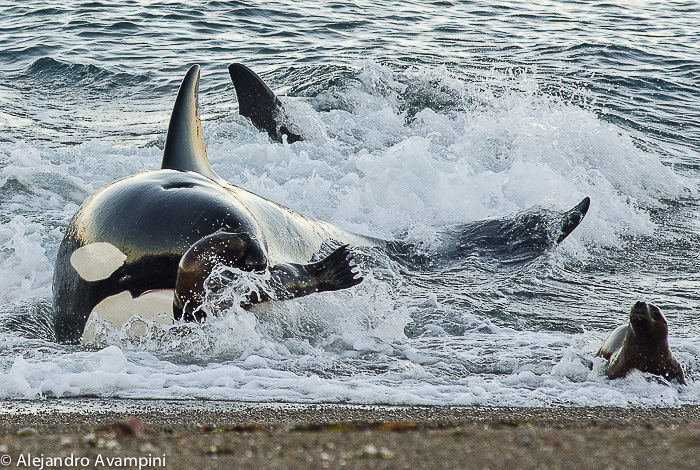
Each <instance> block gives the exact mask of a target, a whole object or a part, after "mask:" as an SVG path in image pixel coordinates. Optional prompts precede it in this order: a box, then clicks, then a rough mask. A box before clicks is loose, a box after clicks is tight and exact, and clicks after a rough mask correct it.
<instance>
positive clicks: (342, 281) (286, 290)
mask: <svg viewBox="0 0 700 470" xmlns="http://www.w3.org/2000/svg"><path fill="white" fill-rule="evenodd" d="M353 259H354V258H353V254H352V252H351V251H350V249H349V248H348V245H343V246H341V247H340V248H338V249H336V250H335V251H334V252H333V253H331V254H330V255H328V256H326V257H325V258H323V259H321V260H319V261H316V262H314V263H309V264H293V263H290V264H278V265H277V266H274V267H273V268H270V277H271V278H272V280H273V282H272V284H273V287H274V288H275V291H276V292H275V294H276V298H277V299H278V300H281V299H285V298H294V297H301V296H304V295H309V294H313V293H314V292H326V291H333V290H340V289H348V288H350V287H353V286H356V285H358V284H359V283H361V282H362V280H363V278H362V276H358V273H357V271H355V270H354V268H355V265H354V263H353Z"/></svg>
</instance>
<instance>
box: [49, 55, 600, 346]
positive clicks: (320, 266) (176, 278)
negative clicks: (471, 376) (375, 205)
mask: <svg viewBox="0 0 700 470" xmlns="http://www.w3.org/2000/svg"><path fill="white" fill-rule="evenodd" d="M229 72H230V73H231V77H232V79H233V80H234V85H235V87H236V90H237V94H238V97H239V102H240V110H239V112H240V113H241V114H243V115H244V116H247V117H249V118H250V119H251V121H252V122H253V123H254V124H255V125H257V126H258V127H260V128H262V129H264V130H266V131H267V132H268V134H270V136H271V137H273V138H275V139H281V135H282V134H287V142H290V141H291V140H299V139H301V136H298V135H296V134H292V133H290V132H289V131H288V129H287V128H286V127H284V126H283V124H284V123H280V122H279V119H280V116H281V113H280V110H279V106H280V102H279V100H277V98H276V97H275V96H274V94H273V93H272V92H271V91H270V89H269V88H268V87H267V86H266V85H265V84H264V83H263V82H262V80H260V78H259V77H258V76H257V75H255V74H254V73H253V72H252V71H250V69H248V68H247V67H244V66H240V65H238V64H233V65H232V66H231V67H230V68H229ZM199 75H200V68H199V66H197V65H194V66H192V67H191V68H190V69H189V71H188V72H187V74H186V76H185V78H184V79H183V81H182V84H181V86H180V89H179V91H178V95H177V98H176V101H175V105H174V108H173V113H172V116H171V119H170V124H169V127H168V133H167V137H166V140H165V147H164V149H163V161H162V165H161V169H159V170H153V171H146V172H143V173H138V174H135V175H131V176H127V177H125V178H122V179H120V180H117V181H114V182H112V183H110V184H107V185H106V186H104V187H102V188H100V189H98V190H97V191H96V192H95V193H93V194H92V195H91V196H89V197H88V198H87V199H86V200H85V202H83V204H82V205H81V206H80V208H79V209H78V211H77V212H76V214H75V215H74V216H73V218H72V220H71V221H70V223H69V225H68V228H67V230H66V233H65V236H64V238H63V240H62V242H61V245H60V247H59V250H58V256H57V260H56V266H55V270H54V279H53V293H54V311H55V321H54V326H55V333H56V339H57V341H58V342H61V343H78V342H80V341H81V340H83V341H86V340H89V339H90V338H91V336H92V335H93V334H94V323H95V322H90V321H89V320H90V319H91V318H99V319H101V320H107V321H109V322H110V323H112V324H113V325H114V326H115V327H117V328H119V327H121V326H123V325H124V324H126V323H127V322H129V321H131V319H132V318H133V317H134V315H135V314H138V315H140V316H141V318H144V319H149V318H150V319H153V320H155V321H159V322H163V323H169V322H172V321H173V320H180V319H182V320H186V321H187V320H202V319H203V318H204V313H203V312H202V311H201V309H200V307H201V305H202V303H203V302H204V300H205V299H204V296H205V280H207V279H208V278H209V276H210V274H211V273H212V270H213V269H214V267H216V266H218V265H224V266H225V267H227V268H235V269H238V270H240V271H248V272H258V273H260V272H262V273H269V282H270V288H268V289H267V290H263V292H266V293H263V294H261V295H258V294H251V295H250V297H249V298H246V299H244V300H245V302H246V303H248V304H252V303H256V302H261V301H265V300H268V298H274V299H287V298H293V297H299V296H302V295H308V294H311V293H314V292H321V291H330V290H337V289H345V288H349V287H352V286H355V285H357V284H359V283H360V282H361V281H362V277H360V276H359V274H358V273H357V272H356V269H355V268H354V265H353V262H352V258H353V255H352V253H351V251H350V248H349V246H354V247H362V246H374V247H379V248H381V249H385V250H386V251H387V252H388V253H391V252H392V251H400V250H399V248H400V247H405V245H404V244H402V243H400V242H394V241H385V240H380V239H376V238H372V237H367V236H363V235H358V234H355V233H352V232H349V231H346V230H343V229H341V228H338V227H335V226H333V225H331V224H329V223H326V222H323V221H319V220H315V219H311V218H309V217H306V216H304V215H301V214H299V213H297V212H295V211H293V210H291V209H288V208H286V207H283V206H280V205H278V204H275V203H273V202H271V201H268V200H266V199H264V198H262V197H260V196H257V195H255V194H252V193H250V192H248V191H245V190H243V189H241V188H238V187H236V186H234V185H232V184H230V183H228V182H227V181H225V180H224V179H223V178H221V177H220V176H219V175H218V174H217V173H216V172H215V171H214V170H213V169H212V167H211V166H210V164H209V161H208V159H207V155H206V151H205V147H204V139H203V135H202V126H201V122H200V117H199V107H198V89H199ZM588 205H589V200H588V198H585V199H584V200H583V201H582V202H581V203H579V204H578V205H577V206H576V207H574V208H573V209H571V210H570V211H568V212H565V213H563V214H557V216H556V217H557V219H558V222H556V223H557V224H558V228H557V229H556V230H555V232H556V233H554V238H552V239H551V240H550V239H549V238H548V236H546V237H544V238H541V239H539V238H537V237H535V238H537V240H538V241H537V243H536V245H537V248H538V249H542V248H546V246H551V245H553V244H556V243H559V242H561V241H562V240H563V239H564V238H565V237H566V236H567V235H568V234H569V233H571V231H573V230H574V228H576V226H578V224H579V223H580V222H581V219H582V218H583V216H584V215H585V213H586V211H587V210H588ZM538 214H539V213H538ZM538 214H534V215H533V216H527V217H525V218H524V220H525V221H526V223H525V224H524V225H523V227H524V228H523V230H524V231H523V232H519V231H518V230H514V228H513V227H514V225H513V222H512V221H490V222H487V223H486V224H485V225H483V228H485V229H488V230H487V232H488V233H489V236H488V237H487V238H488V239H489V240H492V239H493V236H492V235H494V231H499V230H503V237H504V240H503V241H504V243H506V242H507V243H510V242H511V241H512V239H513V237H516V238H517V237H519V236H521V235H522V236H524V237H525V236H531V234H532V233H534V232H533V227H540V228H541V227H542V226H543V224H542V223H540V222H541V220H540V219H541V217H540V215H538ZM547 220H550V219H549V218H548V219H547ZM516 225H517V224H516ZM477 226H478V227H481V226H480V225H477ZM517 227H519V225H518V226H517ZM517 227H516V229H517ZM536 231H537V230H536ZM539 232H542V230H539ZM542 233H544V232H542ZM547 233H549V232H547ZM465 234H466V235H467V236H471V235H472V234H471V232H469V231H466V232H465ZM473 235H475V236H476V235H478V234H477V233H476V232H475V233H474V234H473ZM477 238H478V237H477ZM496 238H498V237H496ZM550 238H551V237H550ZM526 245H527V249H528V250H529V249H531V248H532V247H531V246H530V245H528V244H526ZM456 246H458V247H459V246H465V247H467V248H465V249H470V248H468V247H469V245H465V244H464V240H461V241H460V240H458V241H457V242H456ZM329 247H330V248H332V247H335V251H332V252H331V253H330V254H328V255H327V256H325V257H324V256H320V254H321V252H322V251H324V250H325V252H326V253H328V251H330V249H329ZM450 256H451V253H450ZM312 259H314V260H315V261H313V262H312V261H311V260H312ZM235 269H232V270H231V272H235ZM223 280H224V281H226V279H225V276H224V279H223ZM229 280H231V279H229ZM270 293H271V294H270ZM90 325H93V326H90ZM91 328H92V329H91Z"/></svg>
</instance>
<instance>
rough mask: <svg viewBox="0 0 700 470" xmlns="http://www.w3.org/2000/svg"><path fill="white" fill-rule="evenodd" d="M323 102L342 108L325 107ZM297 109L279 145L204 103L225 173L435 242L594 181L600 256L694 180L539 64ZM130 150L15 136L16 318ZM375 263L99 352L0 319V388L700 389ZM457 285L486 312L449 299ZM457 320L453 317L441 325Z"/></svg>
mask: <svg viewBox="0 0 700 470" xmlns="http://www.w3.org/2000/svg"><path fill="white" fill-rule="evenodd" d="M415 90H424V92H425V93H428V92H427V91H426V90H433V91H431V92H430V93H432V94H431V95H429V96H428V95H426V96H427V98H428V100H427V101H430V99H438V98H439V99H445V100H450V99H451V100H453V103H452V104H453V106H451V107H449V108H448V109H447V110H441V109H431V108H430V107H429V106H422V107H421V106H419V107H418V108H419V109H417V110H416V112H415V113H413V111H411V112H409V111H407V109H408V108H410V105H411V104H410V103H408V104H407V100H408V97H407V94H410V93H411V92H415ZM435 90H439V91H440V93H442V94H443V95H444V96H442V95H440V96H438V95H437V94H436V93H438V91H435ZM292 101H294V100H292ZM319 103H322V104H325V105H329V104H330V106H327V107H329V108H333V110H332V111H330V112H326V111H323V112H319V111H314V108H312V106H316V105H319ZM333 105H335V106H333ZM318 107H319V108H321V107H323V106H320V105H319V106H318ZM205 111H206V110H205ZM288 112H289V113H290V115H291V118H292V119H294V118H295V113H301V114H298V115H297V116H296V118H297V119H298V122H300V123H307V124H310V125H311V127H312V128H313V130H312V131H311V134H310V138H308V139H307V140H305V141H302V142H297V143H294V144H292V145H280V144H275V143H271V142H270V141H269V139H268V138H267V136H266V135H265V134H264V133H259V132H258V131H257V130H255V129H254V128H253V127H252V126H251V125H250V123H249V122H247V120H245V119H243V118H240V117H227V118H223V119H219V120H217V121H215V122H207V120H206V119H205V120H204V122H203V126H204V133H205V137H206V139H207V150H208V155H209V157H210V160H211V161H212V164H213V166H214V168H215V169H216V171H217V172H218V173H219V174H221V176H223V177H224V178H226V179H228V180H229V181H231V182H232V183H234V184H237V185H239V186H241V187H243V188H245V189H248V190H250V191H252V192H255V193H257V194H260V195H262V196H264V197H267V198H269V199H271V200H273V201H275V202H278V203H280V204H283V205H285V206H288V207H291V208H293V209H295V210H298V211H299V212H302V213H305V214H308V215H310V216H313V217H316V218H319V219H323V220H327V221H330V222H333V223H335V224H337V225H339V226H342V227H344V228H347V229H350V230H354V231H358V232H362V233H366V234H370V235H374V236H380V237H387V238H391V237H395V236H398V235H400V234H403V233H408V234H409V237H410V238H411V239H413V240H414V241H419V242H422V243H425V244H430V243H431V242H432V239H433V237H434V235H435V232H436V230H437V228H438V227H439V226H441V225H447V224H452V223H456V222H463V221H471V220H478V219H482V218H490V217H501V216H505V215H507V214H512V213H514V212H518V211H521V210H525V209H528V208H530V207H532V206H536V205H537V206H542V207H546V208H551V209H557V210H563V209H567V208H569V207H571V206H573V205H574V204H575V203H577V202H578V201H579V200H580V199H581V198H582V197H584V196H590V197H591V199H592V205H591V210H590V212H589V214H588V215H587V216H586V219H585V222H584V223H583V224H582V225H581V227H579V228H578V229H577V230H576V231H575V232H574V233H573V234H572V236H571V237H570V238H569V239H568V240H567V242H566V243H565V244H564V245H563V246H562V247H561V249H560V251H563V252H564V253H566V255H567V256H569V257H572V258H574V259H578V258H580V259H585V258H586V256H588V255H587V253H588V250H589V249H598V248H616V249H619V248H621V247H623V246H624V242H623V241H622V237H623V236H627V235H632V236H639V235H652V234H653V231H654V228H655V227H654V224H653V222H652V220H651V217H650V215H649V212H648V208H650V207H661V206H662V202H661V201H662V200H664V199H677V198H679V197H682V196H684V195H685V194H686V193H687V192H689V191H692V190H691V189H688V188H689V187H691V186H692V184H691V183H689V182H688V181H686V180H685V179H683V178H682V177H680V176H678V175H677V174H676V173H674V172H673V171H672V170H671V169H669V168H668V167H667V166H665V165H663V164H662V163H661V162H660V161H659V159H658V157H657V156H656V155H654V154H653V153H650V152H648V151H644V150H641V149H640V148H639V147H638V146H636V145H635V144H634V142H633V140H632V138H631V137H630V136H629V135H628V134H627V133H625V132H624V131H623V130H621V129H620V128H618V127H616V126H615V125H613V124H610V123H607V122H605V121H603V120H601V119H600V118H599V117H598V116H596V115H595V113H594V112H593V111H591V110H590V109H587V108H586V107H582V106H579V105H576V104H572V103H569V102H565V101H562V100H561V99H558V98H553V97H550V96H547V95H546V94H543V93H541V92H540V91H539V90H538V87H537V80H536V79H535V78H533V77H528V76H520V75H516V76H505V77H497V78H496V79H494V78H493V77H485V78H483V79H480V80H479V79H478V80H476V81H475V82H465V81H462V80H459V79H457V78H455V77H453V76H450V75H449V74H447V73H446V72H445V71H444V70H443V69H438V70H431V71H419V70H408V71H404V72H394V71H392V70H390V69H389V68H387V67H384V66H380V65H377V64H373V63H368V64H365V66H364V69H363V70H362V71H361V72H360V74H359V75H358V77H357V80H355V81H350V82H348V83H347V84H346V86H345V87H344V88H343V89H339V90H329V91H328V92H327V93H324V94H321V95H319V96H317V97H315V98H313V99H310V100H309V102H302V103H296V105H294V104H292V105H290V106H288ZM205 117H206V114H205ZM123 146H124V143H123V142H110V141H109V140H105V141H99V142H98V141H89V142H86V143H84V144H81V145H77V146H72V147H60V148H55V147H46V148H43V147H41V145H40V144H36V145H35V146H30V145H25V144H18V143H2V144H0V157H1V158H2V161H3V163H2V166H0V188H2V191H3V192H2V193H1V197H2V206H1V208H0V275H1V276H2V279H3V283H2V285H1V286H0V300H2V301H3V302H4V303H5V304H8V305H10V307H11V308H10V309H6V310H4V312H6V313H7V312H10V313H7V314H8V315H9V314H11V313H12V306H15V307H14V308H15V309H19V306H20V305H21V304H22V303H23V302H28V301H30V300H31V299H34V298H39V299H42V300H44V301H45V300H46V299H48V298H49V297H50V289H51V276H52V269H53V262H54V259H55V254H56V251H57V248H58V244H59V243H60V239H61V236H62V232H63V230H64V228H65V227H66V226H67V223H68V220H69V219H70V217H71V216H72V214H73V213H74V212H75V210H76V209H77V207H78V204H79V203H80V202H81V201H82V200H83V199H84V198H85V197H87V195H89V194H90V193H91V192H92V191H94V190H95V189H97V188H98V187H100V186H102V185H103V184H106V183H108V182H110V181H112V180H114V179H116V178H119V177H123V176H126V175H129V174H132V173H136V172H139V171H145V170H149V169H156V168H157V167H158V164H159V159H160V151H159V150H158V149H157V148H155V147H148V148H133V147H127V148H123ZM555 262H556V260H555ZM361 268H362V269H363V275H364V276H365V281H364V282H363V283H362V284H361V285H359V286H358V287H356V288H354V289H352V290H349V291H345V292H337V293H325V294H321V295H315V296H310V297H308V298H305V299H299V300H295V301H291V302H283V303H277V304H272V305H267V306H260V307H259V308H256V309H255V310H254V311H244V310H241V309H239V308H236V307H235V306H234V307H228V308H226V309H225V311H224V312H223V313H222V314H220V315H219V316H217V317H215V318H214V317H213V318H210V319H209V321H207V322H206V323H205V324H202V325H200V324H179V323H176V324H173V325H162V324H160V323H157V322H151V321H148V320H138V321H142V322H144V325H145V328H146V331H147V332H146V334H145V335H143V336H142V337H141V338H139V339H133V338H130V337H129V335H127V334H126V333H125V331H122V330H113V329H112V330H110V329H109V328H107V329H105V330H104V331H103V332H102V335H101V337H100V338H97V339H96V340H95V342H93V343H92V345H91V347H92V348H93V349H86V350H72V349H68V348H63V347H59V346H56V345H51V344H48V343H46V344H44V343H42V344H41V347H37V343H36V340H32V341H29V340H27V339H23V338H21V337H19V336H17V335H16V334H15V333H12V332H5V333H0V344H1V345H2V346H3V350H4V352H3V354H2V355H0V398H37V397H41V396H76V395H97V396H105V397H149V398H166V397H167V398H180V397H197V398H218V399H233V400H244V401H261V400H262V401H290V402H294V401H305V402H350V403H392V404H480V405H516V406H526V405H528V406H529V405H533V406H535V405H537V406H541V405H619V406H628V405H630V406H631V405H645V406H652V405H668V406H675V405H678V404H682V403H697V402H698V397H700V393H698V392H700V390H699V389H698V387H700V385H698V384H697V383H696V382H695V380H691V381H690V384H689V385H688V386H678V385H668V384H664V383H662V382H661V381H659V380H657V379H654V378H650V377H648V376H645V375H643V374H632V375H630V376H629V377H628V378H626V379H623V380H619V381H615V382H610V381H608V380H607V379H605V378H604V374H603V364H602V362H601V361H600V360H597V359H594V358H593V353H594V352H595V348H596V347H597V344H598V343H599V342H600V341H602V339H604V333H603V332H594V333H584V334H582V335H580V334H570V333H563V332H552V331H526V330H521V329H515V326H516V325H513V328H506V327H504V326H503V320H498V321H496V320H495V319H493V318H491V317H490V316H489V313H488V312H490V311H494V310H498V309H497V308H496V307H497V306H498V305H499V304H498V302H499V301H502V302H510V301H511V299H509V298H507V297H503V298H502V299H501V300H499V299H497V298H495V297H498V295H501V296H503V295H504V294H503V293H500V292H499V293H498V294H494V299H491V302H492V304H490V305H486V306H483V300H482V301H480V300H476V299H470V298H469V297H468V295H466V294H464V293H463V292H461V291H460V292H453V291H452V290H451V289H454V287H450V284H449V283H448V282H446V283H445V287H444V289H445V291H444V292H438V294H440V295H437V294H435V293H430V294H426V289H421V288H419V287H418V286H417V285H415V286H414V285H412V284H411V281H410V279H411V273H408V274H406V273H403V272H402V269H401V268H400V267H398V266H397V265H396V264H392V262H391V261H390V260H379V261H378V262H375V263H374V264H372V263H367V264H363V265H362V266H361ZM444 276H446V277H445V280H446V281H448V280H450V279H451V277H450V275H449V273H447V274H444ZM533 277H536V276H535V275H533ZM479 279H481V278H479ZM474 282H475V283H476V282H477V281H474ZM480 287H481V289H482V290H483V288H484V287H483V286H480ZM451 297H460V298H461V297H466V299H467V300H469V301H472V303H473V304H474V305H477V307H479V308H478V309H477V308H475V309H469V308H466V307H459V305H462V304H451V303H448V302H446V301H445V299H446V298H447V299H448V300H449V299H450V298H451ZM479 302H482V303H481V304H480V303H479ZM543 302H546V300H543ZM572 302H573V301H572ZM456 305H457V306H456ZM460 309H461V310H460ZM444 317H449V318H450V322H451V323H449V324H448V323H447V322H444V321H438V320H439V319H440V318H444ZM430 319H437V320H435V321H432V320H430ZM570 321H571V323H572V324H573V325H576V324H577V323H576V320H575V319H573V318H572V319H570ZM416 322H422V323H423V324H422V325H420V326H421V328H420V331H422V333H421V334H420V335H418V336H417V337H412V336H411V335H408V334H407V333H406V331H407V330H408V329H410V328H411V327H412V326H413V325H414V324H415V323H416ZM453 330H454V331H459V332H458V333H455V332H454V331H453ZM448 331H449V332H448ZM674 341H675V343H673V344H672V346H673V348H674V351H676V354H677V356H678V357H679V359H680V360H681V362H683V363H684V364H685V365H687V367H688V368H689V376H690V377H691V379H693V378H694V377H695V376H696V375H697V372H695V371H696V370H698V367H700V364H698V357H700V353H698V351H700V344H698V342H697V341H696V340H694V339H693V338H692V335H690V334H686V335H685V336H684V337H681V338H678V339H674ZM95 349H96V350H95ZM589 363H592V369H591V368H590V367H589Z"/></svg>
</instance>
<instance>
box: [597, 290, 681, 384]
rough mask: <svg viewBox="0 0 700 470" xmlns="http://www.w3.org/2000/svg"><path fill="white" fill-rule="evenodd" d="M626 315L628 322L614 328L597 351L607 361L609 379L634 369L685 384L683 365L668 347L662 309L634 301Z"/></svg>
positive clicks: (622, 375)
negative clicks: (628, 313) (628, 314)
mask: <svg viewBox="0 0 700 470" xmlns="http://www.w3.org/2000/svg"><path fill="white" fill-rule="evenodd" d="M629 318H630V319H629V323H627V324H626V325H622V326H619V327H617V328H616V329H615V330H614V331H613V332H612V333H611V334H610V336H608V339H606V340H605V343H603V345H602V346H601V347H600V349H599V350H598V352H597V353H596V356H602V357H603V358H605V359H607V360H608V361H610V362H609V364H608V368H607V371H606V374H607V376H608V378H610V379H618V378H621V377H624V376H626V375H627V374H628V373H629V372H630V371H631V370H632V369H637V370H640V371H642V372H649V373H651V374H655V375H660V376H661V377H663V378H665V379H666V380H669V381H671V380H675V381H677V382H678V383H680V384H685V376H684V375H683V368H681V365H680V364H679V363H678V361H677V360H676V359H675V358H674V357H673V354H672V353H671V349H670V348H669V346H668V322H667V321H666V317H664V314H663V313H661V310H659V308H658V307H657V306H656V305H652V304H647V303H645V302H637V303H636V304H634V306H633V307H632V311H631V312H630V317H629Z"/></svg>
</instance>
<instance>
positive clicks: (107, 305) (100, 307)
mask: <svg viewBox="0 0 700 470" xmlns="http://www.w3.org/2000/svg"><path fill="white" fill-rule="evenodd" d="M138 320H141V321H138ZM173 320H174V317H173V291H172V289H163V290H154V291H148V292H145V293H143V294H142V295H140V296H139V297H136V298H133V297H132V296H131V294H130V293H129V291H124V292H121V293H119V294H116V295H113V296H111V297H107V298H106V299H104V300H103V301H102V302H100V303H99V304H97V305H96V306H95V308H94V309H93V310H92V313H90V317H88V321H87V323H86V324H85V330H83V337H82V340H81V341H82V343H83V344H86V343H88V342H90V341H92V340H94V339H95V330H96V327H97V324H98V322H109V323H111V324H112V326H113V327H114V329H116V330H121V329H123V328H124V325H126V324H129V326H128V330H127V331H126V334H127V336H128V337H129V338H137V337H139V336H143V335H144V334H145V333H146V331H147V324H146V322H147V321H156V322H158V323H161V324H163V325H169V324H171V323H172V322H173Z"/></svg>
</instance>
